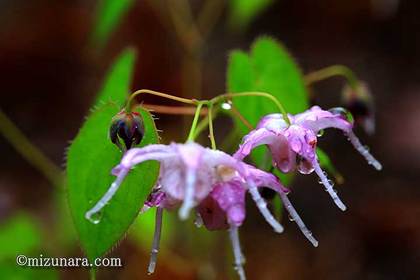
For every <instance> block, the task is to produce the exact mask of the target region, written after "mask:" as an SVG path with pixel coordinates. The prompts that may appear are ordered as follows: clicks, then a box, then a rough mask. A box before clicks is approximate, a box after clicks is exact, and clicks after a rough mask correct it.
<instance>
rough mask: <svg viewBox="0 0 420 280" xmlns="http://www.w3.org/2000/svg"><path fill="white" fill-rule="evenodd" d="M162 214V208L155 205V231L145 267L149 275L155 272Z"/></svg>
mask: <svg viewBox="0 0 420 280" xmlns="http://www.w3.org/2000/svg"><path fill="white" fill-rule="evenodd" d="M162 215H163V208H161V207H156V221H155V233H154V235H153V243H152V252H151V253H150V261H149V267H148V268H147V272H148V274H149V275H150V274H152V273H153V272H155V267H156V262H157V254H158V252H159V243H160V233H161V231H162Z"/></svg>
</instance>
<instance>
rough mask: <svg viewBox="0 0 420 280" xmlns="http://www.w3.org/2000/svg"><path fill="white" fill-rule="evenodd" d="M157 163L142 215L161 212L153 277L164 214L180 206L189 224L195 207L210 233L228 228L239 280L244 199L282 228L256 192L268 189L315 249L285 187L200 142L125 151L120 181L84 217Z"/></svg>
mask: <svg viewBox="0 0 420 280" xmlns="http://www.w3.org/2000/svg"><path fill="white" fill-rule="evenodd" d="M148 160H156V161H159V162H160V163H161V166H160V175H159V179H158V184H157V186H155V187H154V189H153V190H152V193H151V194H150V195H149V198H148V199H147V201H146V202H145V204H144V207H143V209H142V211H145V210H147V209H148V208H150V207H157V214H156V228H155V236H154V241H153V249H152V255H151V261H150V264H149V269H148V270H149V273H152V272H153V271H154V268H155V264H156V258H157V252H158V247H159V238H160V229H161V222H162V211H163V209H167V210H172V209H174V208H177V207H178V206H179V216H180V218H181V219H186V218H187V217H188V214H189V212H190V210H191V209H192V208H194V207H196V212H197V215H198V217H201V218H202V220H203V223H204V224H205V225H206V227H208V228H209V229H227V228H228V229H229V231H230V237H231V241H232V245H233V250H234V256H235V265H236V268H237V271H238V273H239V275H240V277H241V279H245V278H244V277H245V276H244V275H245V274H244V271H243V268H242V262H243V257H242V254H241V250H240V245H239V236H238V227H239V226H240V225H241V224H242V223H243V221H244V219H245V194H246V192H249V193H250V194H251V197H252V198H253V200H254V201H255V203H256V205H257V208H258V209H259V210H260V212H261V214H262V215H263V217H264V218H265V219H266V221H267V222H268V223H269V224H270V225H271V226H272V227H273V229H274V230H275V231H276V232H279V233H280V232H282V231H283V227H282V226H281V225H280V224H279V223H278V221H277V220H276V219H275V218H274V217H273V216H272V214H271V213H270V212H269V210H268V208H267V204H266V202H265V201H264V199H263V198H262V197H261V195H260V193H259V191H258V188H260V187H268V188H271V189H273V190H274V191H276V192H277V193H278V194H279V195H280V197H281V199H282V201H283V204H284V206H285V208H286V210H287V211H288V212H289V214H290V216H291V217H292V218H293V219H294V220H295V221H296V223H297V225H298V226H299V228H300V229H301V231H302V232H303V233H304V235H305V236H306V237H307V238H308V239H309V240H310V241H311V242H312V244H313V245H314V246H317V245H318V241H316V239H315V238H314V237H313V236H312V234H311V233H310V231H309V230H308V229H307V228H306V226H305V225H304V223H303V222H302V220H301V218H300V217H299V215H298V214H297V213H296V211H295V210H294V208H293V206H292V205H291V203H290V201H289V200H288V198H287V192H288V190H287V189H286V188H284V187H283V186H282V185H281V184H280V183H279V181H278V180H277V178H276V177H275V176H274V175H272V174H271V173H267V172H264V171H262V170H259V169H257V168H255V167H253V166H251V165H248V164H246V163H244V162H242V161H240V160H237V159H235V158H233V157H232V156H230V155H228V154H226V153H224V152H221V151H217V150H211V149H208V148H204V147H202V146H200V145H198V144H196V143H193V142H189V143H186V144H170V145H149V146H146V147H143V148H133V149H130V150H128V151H127V152H126V154H125V155H124V157H123V158H122V160H121V163H120V164H119V165H117V166H116V167H115V168H114V169H113V174H114V175H116V176H117V179H116V180H115V181H114V183H112V185H111V187H110V188H109V189H108V191H107V192H106V194H105V195H104V196H103V198H102V199H101V200H100V201H99V202H98V203H97V204H96V205H95V206H94V207H93V208H92V209H90V210H89V211H88V212H86V215H85V216H86V218H87V219H89V220H91V217H92V216H93V215H95V214H96V213H97V212H99V211H100V210H101V209H102V208H103V207H104V206H105V205H106V204H107V203H108V202H109V201H110V200H111V198H112V197H113V195H114V194H115V192H116V191H117V190H118V187H119V186H120V184H121V183H122V181H123V179H124V177H125V176H126V175H127V174H128V172H129V171H130V169H131V168H133V167H134V166H135V165H137V164H139V163H141V162H144V161H148Z"/></svg>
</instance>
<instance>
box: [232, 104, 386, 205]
mask: <svg viewBox="0 0 420 280" xmlns="http://www.w3.org/2000/svg"><path fill="white" fill-rule="evenodd" d="M289 119H290V122H291V124H290V126H289V125H287V123H286V122H285V121H284V119H283V117H282V115H281V114H271V115H267V116H265V117H264V118H262V119H261V121H260V122H259V124H258V126H257V128H256V129H255V130H253V131H251V132H250V133H249V134H248V135H247V136H245V137H244V140H243V143H242V145H240V147H239V149H238V151H237V152H236V153H235V154H234V157H235V158H237V159H239V160H242V159H244V158H245V157H246V156H247V155H249V154H250V153H251V151H252V149H253V148H255V147H257V146H260V145H267V146H268V148H269V150H270V151H271V154H272V158H273V165H274V166H276V167H277V168H278V169H279V170H281V171H283V172H290V171H294V170H295V169H297V170H298V171H299V172H301V173H303V174H309V173H312V172H313V171H315V173H316V174H317V175H318V176H319V178H320V180H321V183H322V184H323V185H324V186H325V188H326V190H327V192H328V193H329V194H330V196H331V197H332V198H333V200H334V202H335V204H336V205H337V206H338V207H339V208H340V209H341V210H343V211H344V210H345V209H346V206H345V205H344V204H343V202H342V201H341V200H340V198H339V197H338V196H337V194H336V192H335V191H334V189H333V186H332V183H331V181H330V180H329V179H328V178H327V176H326V174H325V172H323V171H322V169H321V167H320V165H319V162H318V158H317V156H316V153H315V151H316V145H317V135H318V133H320V131H322V130H323V129H326V128H330V127H332V128H337V129H340V130H342V131H343V132H344V134H345V135H347V137H348V138H349V140H350V142H351V143H352V144H353V146H354V147H355V148H356V150H357V151H359V153H360V154H362V155H363V156H364V157H365V158H366V160H367V161H368V163H369V164H371V165H373V166H374V167H375V168H376V169H377V170H381V169H382V166H381V164H380V163H379V162H378V161H377V160H376V159H375V158H374V157H373V156H372V155H371V154H370V153H369V150H368V149H367V148H366V147H364V146H362V144H361V143H360V141H359V139H358V138H357V137H356V135H355V134H354V133H353V131H352V128H353V122H352V118H351V115H350V114H349V113H347V111H345V110H344V109H342V108H333V109H331V110H329V111H325V110H322V109H321V108H320V107H318V106H313V107H312V108H311V109H309V110H307V111H306V112H303V113H301V114H297V115H294V116H292V115H289Z"/></svg>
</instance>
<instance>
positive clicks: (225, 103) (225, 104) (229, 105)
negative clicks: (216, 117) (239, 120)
mask: <svg viewBox="0 0 420 280" xmlns="http://www.w3.org/2000/svg"><path fill="white" fill-rule="evenodd" d="M221 107H222V109H224V110H230V109H232V104H231V103H228V102H224V103H222V105H221Z"/></svg>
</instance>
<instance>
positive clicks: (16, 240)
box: [0, 212, 42, 260]
mask: <svg viewBox="0 0 420 280" xmlns="http://www.w3.org/2000/svg"><path fill="white" fill-rule="evenodd" d="M41 244H42V232H41V229H40V226H39V225H38V224H37V222H36V220H35V219H34V218H33V217H32V216H30V215H28V214H26V213H23V212H22V213H18V214H16V215H15V216H13V217H11V218H9V219H8V220H7V221H5V222H4V223H3V224H1V226H0V248H1V250H0V260H4V259H7V258H13V259H15V258H16V255H19V254H30V253H33V252H34V250H36V249H39V248H40V247H41Z"/></svg>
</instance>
